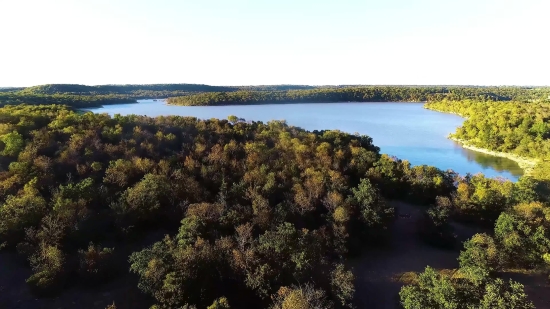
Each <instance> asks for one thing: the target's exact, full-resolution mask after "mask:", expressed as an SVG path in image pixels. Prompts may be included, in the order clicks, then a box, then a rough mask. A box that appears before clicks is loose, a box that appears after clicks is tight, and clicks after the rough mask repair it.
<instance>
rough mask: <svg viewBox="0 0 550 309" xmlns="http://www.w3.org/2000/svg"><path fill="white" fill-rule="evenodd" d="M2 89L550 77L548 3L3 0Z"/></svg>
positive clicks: (534, 80)
mask: <svg viewBox="0 0 550 309" xmlns="http://www.w3.org/2000/svg"><path fill="white" fill-rule="evenodd" d="M0 12H2V18H0V37H1V40H2V42H3V44H2V48H0V72H1V73H0V86H32V85H38V84H49V83H71V84H88V85H97V84H151V83H203V84H211V85H267V84H308V85H338V84H339V85H344V84H375V85H381V84H393V85H397V84H406V85H451V84H452V85H550V77H549V76H550V74H549V73H550V58H549V56H548V55H549V52H548V51H549V47H550V40H549V38H548V31H549V30H550V15H549V12H550V1H548V0H521V1H520V0H461V1H458V0H454V1H452V0H377V1H371V0H339V1H335V0H333V1H326V0H315V1H313V0H302V1H300V0H294V1H291V0H279V1H262V0H232V1H229V0H195V1H186V0H180V1H177V0H155V1H152V0H149V1H139V0H93V1H90V0H74V1H71V0H49V1H44V0H4V1H1V2H0Z"/></svg>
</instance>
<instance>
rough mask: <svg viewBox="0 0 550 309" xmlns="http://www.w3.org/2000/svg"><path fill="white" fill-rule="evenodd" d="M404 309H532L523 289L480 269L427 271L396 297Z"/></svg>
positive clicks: (519, 285)
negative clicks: (445, 271) (453, 271)
mask: <svg viewBox="0 0 550 309" xmlns="http://www.w3.org/2000/svg"><path fill="white" fill-rule="evenodd" d="M399 296H400V298H401V304H402V306H403V308H405V309H425V308H432V309H450V308H451V309H470V308H484V309H485V308H486V309H489V308H491V309H497V308H498V309H513V308H514V309H516V308H517V309H534V308H535V307H534V306H533V304H532V303H531V302H530V301H529V300H528V299H527V295H526V294H525V292H524V289H523V285H521V284H520V283H517V282H514V281H512V280H510V281H509V282H504V281H503V280H502V279H492V278H491V277H488V276H487V272H484V271H483V270H482V269H459V270H458V271H457V272H455V273H454V274H453V275H447V274H440V273H438V272H437V271H435V270H434V269H432V268H430V267H427V268H426V270H425V271H424V272H423V273H421V274H420V275H419V276H418V279H417V281H416V283H414V284H411V285H408V286H405V287H403V288H402V289H401V292H400V293H399Z"/></svg>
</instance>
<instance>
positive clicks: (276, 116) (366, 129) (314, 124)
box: [89, 100, 523, 180]
mask: <svg viewBox="0 0 550 309" xmlns="http://www.w3.org/2000/svg"><path fill="white" fill-rule="evenodd" d="M422 106H423V103H353V102H351V103H308V104H266V105H244V106H174V105H167V104H166V103H165V102H164V101H162V100H159V101H154V100H139V101H138V103H133V104H117V105H106V106H103V107H100V108H94V109H89V110H90V111H93V112H95V113H108V114H110V115H114V114H121V115H129V114H137V115H146V116H150V117H155V116H167V115H180V116H193V117H197V118H201V119H210V118H221V119H226V118H227V116H229V115H235V116H237V117H239V118H244V119H246V120H255V121H264V122H267V121H269V120H286V121H287V123H288V124H289V125H293V126H297V127H301V128H304V129H306V130H328V129H337V130H341V131H344V132H348V133H356V132H357V133H360V134H365V135H368V136H370V137H372V138H373V140H374V144H375V145H376V146H378V147H380V150H381V152H382V153H387V154H389V155H392V156H396V157H398V158H400V159H406V160H409V161H410V162H411V164H413V165H421V164H427V165H433V166H436V167H438V168H440V169H443V170H447V169H452V170H454V171H456V172H458V173H460V174H466V173H472V174H475V173H479V172H481V173H484V174H485V175H486V176H489V177H497V176H500V177H505V178H508V179H511V180H517V179H518V177H519V176H521V175H522V174H523V171H522V169H521V168H520V167H519V166H518V164H517V163H516V162H514V161H512V160H510V159H506V158H500V157H495V156H490V155H486V154H483V153H479V152H475V151H471V150H468V149H464V148H462V147H461V146H460V145H459V144H457V143H456V142H453V141H451V140H449V139H447V138H446V137H447V135H448V134H449V133H451V132H454V131H455V129H456V127H458V126H460V125H461V124H462V122H463V121H464V119H463V118H461V117H459V116H456V115H452V114H445V113H439V112H434V111H431V110H427V109H424V108H423V107H422Z"/></svg>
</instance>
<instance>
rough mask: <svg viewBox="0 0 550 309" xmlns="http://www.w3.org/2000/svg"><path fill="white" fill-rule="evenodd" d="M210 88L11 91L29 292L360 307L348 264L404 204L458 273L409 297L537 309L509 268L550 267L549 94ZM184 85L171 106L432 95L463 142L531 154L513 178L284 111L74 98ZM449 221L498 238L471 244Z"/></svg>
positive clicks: (12, 215)
mask: <svg viewBox="0 0 550 309" xmlns="http://www.w3.org/2000/svg"><path fill="white" fill-rule="evenodd" d="M212 87H214V86H206V85H185V84H182V85H122V86H116V85H115V86H81V85H46V86H37V87H31V88H26V89H7V90H5V91H4V90H3V91H0V105H2V106H3V107H0V248H2V250H3V251H4V252H11V253H14V254H16V255H17V257H18V260H19V261H21V263H24V264H25V265H26V267H28V268H30V269H31V270H32V273H31V274H30V275H29V277H28V278H27V279H26V284H27V285H28V288H29V290H30V291H31V292H32V294H33V295H34V296H35V297H39V298H49V297H53V296H57V295H61V294H63V293H66V292H67V290H69V289H71V288H74V287H78V288H80V289H84V290H90V291H93V289H95V288H96V287H98V286H104V285H106V284H109V283H110V282H121V281H120V280H121V278H136V279H135V281H132V280H134V279H131V280H129V281H122V282H125V283H124V284H130V283H131V284H133V286H134V288H135V289H139V290H140V291H141V292H142V293H143V294H145V295H148V297H149V300H148V301H145V302H139V303H132V302H131V301H128V302H120V301H119V302H117V303H116V304H113V305H112V306H110V307H109V308H111V309H112V308H117V307H118V308H146V307H149V306H151V305H152V307H151V308H157V309H159V308H281V309H283V308H284V309H290V308H312V309H313V308H353V307H354V306H356V295H355V294H356V293H355V290H356V288H357V286H356V284H357V278H356V276H355V274H354V272H353V269H352V268H350V266H349V265H350V263H349V261H350V259H352V258H355V257H358V256H368V255H369V254H370V252H371V251H373V250H375V249H376V248H381V247H384V246H386V245H387V243H388V241H389V239H390V238H391V237H392V234H393V233H394V230H393V227H394V222H396V220H400V218H402V217H401V216H402V215H403V214H401V213H400V210H399V207H396V206H395V205H396V204H395V203H394V201H404V202H406V203H408V204H413V205H416V206H415V207H417V208H418V209H420V210H421V212H422V214H423V215H422V218H421V219H420V220H419V221H418V222H416V233H417V234H418V237H419V238H420V239H421V240H422V241H423V242H425V243H426V244H427V245H429V246H432V247H437V248H441V249H442V250H451V251H453V250H456V252H457V257H458V262H459V268H457V269H446V270H445V269H443V270H442V269H434V268H431V267H429V266H428V267H427V268H426V269H425V271H424V272H422V273H416V274H413V275H411V277H410V278H409V280H408V282H407V284H406V285H405V286H404V287H403V288H402V289H401V292H400V293H399V295H396V298H397V300H396V302H399V304H400V306H401V307H403V308H405V309H413V308H418V309H420V308H464V309H470V308H520V309H521V308H534V306H533V304H532V303H531V301H530V300H529V298H528V296H527V294H526V293H525V290H524V286H523V285H522V284H520V283H518V282H517V281H513V280H509V279H508V275H506V274H507V273H508V272H509V270H511V269H516V270H522V271H525V272H531V273H536V274H546V275H549V274H550V230H549V229H550V221H549V220H550V219H549V218H550V210H549V209H550V208H549V205H550V172H549V171H550V163H549V159H550V142H549V139H550V108H549V107H550V103H546V101H547V100H548V95H549V93H550V88H533V89H531V88H520V87H458V86H448V87H443V86H437V87H436V86H434V87H416V86H368V87H367V86H365V87H358V86H342V87H316V88H312V87H309V86H285V85H283V86H255V87H226V88H225V89H222V88H215V87H214V88H212ZM211 91H216V92H211ZM220 91H222V92H220ZM183 93H185V94H186V95H185V96H180V97H176V98H170V99H169V102H170V103H172V104H184V105H223V104H260V103H268V102H269V103H278V102H280V103H296V102H345V101H359V102H368V101H429V103H427V104H426V105H425V107H426V108H430V109H434V110H438V111H442V112H452V113H456V114H460V115H462V116H464V117H466V118H467V119H466V121H465V122H464V124H463V126H462V127H460V128H458V129H457V131H456V133H455V134H453V137H454V138H455V139H458V140H461V141H463V142H466V143H469V144H472V145H475V146H477V147H481V148H486V149H490V150H495V151H500V152H505V153H512V154H515V155H518V156H522V157H526V158H531V159H534V160H537V162H538V163H537V166H536V168H535V169H534V171H533V172H532V173H531V174H530V175H528V176H524V177H522V178H520V180H519V181H517V182H511V181H507V180H503V179H490V178H486V177H484V176H483V175H482V174H477V175H457V174H456V173H454V172H453V171H451V170H448V171H442V170H439V169H437V168H434V167H430V166H411V164H410V163H409V162H408V161H406V160H400V159H398V158H394V157H390V156H388V155H384V154H380V152H379V148H378V147H376V146H375V145H373V142H372V139H371V138H370V137H368V136H360V135H350V134H346V133H343V132H340V131H313V132H308V131H305V130H302V129H300V128H296V127H292V126H289V125H287V124H286V123H285V122H284V121H272V122H268V123H262V122H254V121H245V120H244V119H240V118H238V117H235V116H230V117H228V119H227V120H215V119H211V120H199V119H196V118H192V117H179V116H170V117H157V118H150V117H145V116H135V115H133V116H114V117H110V116H108V115H106V114H101V115H100V114H94V113H91V112H87V113H83V112H81V111H78V110H77V109H76V108H82V107H92V106H99V105H103V104H113V103H128V102H134V101H135V99H138V98H141V97H147V96H150V97H157V96H160V97H166V96H171V95H173V94H175V95H180V94H183ZM193 93H194V94H193ZM456 223H461V224H467V225H470V226H477V227H483V228H484V229H485V230H487V232H484V233H479V234H476V235H474V236H473V237H472V238H471V239H469V240H468V241H466V242H465V243H464V244H461V243H460V242H458V241H457V236H456V234H455V230H454V228H455V226H456ZM460 249H461V252H460V254H458V250H460ZM128 282H130V283H128ZM132 282H133V283H132ZM15 302H16V301H15V300H13V301H12V300H7V301H4V302H1V301H0V306H5V307H8V308H9V307H14V306H15Z"/></svg>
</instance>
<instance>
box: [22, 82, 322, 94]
mask: <svg viewBox="0 0 550 309" xmlns="http://www.w3.org/2000/svg"><path fill="white" fill-rule="evenodd" d="M313 88H315V87H313V86H301V85H262V86H210V85H203V84H150V85H98V86H87V85H78V84H47V85H39V86H33V87H28V88H19V89H21V90H22V91H21V93H25V94H78V95H100V94H119V95H121V94H126V95H140V94H145V93H149V94H154V93H156V94H159V95H160V96H162V94H163V93H165V94H168V93H170V94H171V95H175V94H181V93H188V92H219V91H227V92H231V91H237V90H243V89H246V90H264V91H265V90H269V91H275V90H291V89H313Z"/></svg>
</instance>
